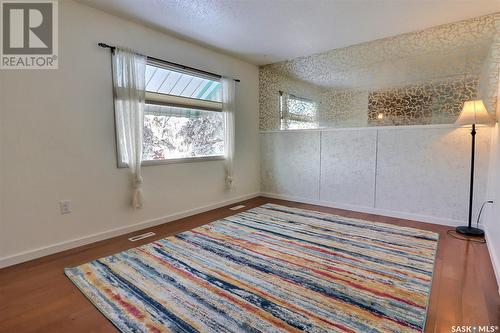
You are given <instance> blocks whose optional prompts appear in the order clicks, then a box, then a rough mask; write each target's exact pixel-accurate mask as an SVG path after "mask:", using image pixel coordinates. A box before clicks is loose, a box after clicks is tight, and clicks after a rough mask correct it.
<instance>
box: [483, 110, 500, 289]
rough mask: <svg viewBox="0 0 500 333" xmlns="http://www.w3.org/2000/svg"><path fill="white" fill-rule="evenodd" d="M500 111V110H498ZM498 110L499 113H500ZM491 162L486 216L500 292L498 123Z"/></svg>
mask: <svg viewBox="0 0 500 333" xmlns="http://www.w3.org/2000/svg"><path fill="white" fill-rule="evenodd" d="M498 111H500V110H498ZM498 111H497V115H498V114H499V113H500V112H498ZM490 158H491V164H490V173H489V178H488V191H487V193H488V199H489V200H493V204H491V205H488V206H487V207H485V214H484V218H483V219H482V220H483V221H484V224H485V232H486V244H487V245H488V250H489V252H490V258H491V262H492V264H493V269H494V270H495V275H496V278H497V283H498V286H499V290H498V292H499V293H500V171H499V169H500V129H499V127H498V124H496V126H495V128H494V129H493V133H492V137H491V157H490Z"/></svg>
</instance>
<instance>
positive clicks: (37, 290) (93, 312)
mask: <svg viewBox="0 0 500 333" xmlns="http://www.w3.org/2000/svg"><path fill="white" fill-rule="evenodd" d="M268 202H272V203H277V204H281V205H285V206H290V207H299V208H305V209H312V210H318V211H322V212H326V213H331V214H338V215H342V216H348V217H353V218H361V219H365V220H370V221H376V222H383V223H391V224H395V225H400V226H408V227H414V228H420V229H425V230H431V231H434V232H438V233H439V235H440V239H439V246H438V253H437V256H436V265H435V271H434V277H433V285H432V292H431V298H430V303H429V313H428V317H427V322H426V329H425V332H451V326H452V325H468V324H472V325H500V296H499V294H498V286H497V283H496V280H495V276H494V273H493V268H492V266H491V261H490V257H489V254H488V250H487V248H486V245H485V244H475V243H474V244H473V243H468V242H466V241H462V240H458V239H455V238H452V237H451V236H449V235H447V233H446V231H447V230H449V229H450V227H446V226H440V225H434V224H429V223H422V222H416V221H409V220H402V219H397V218H391V217H385V216H378V215H372V214H366V213H359V212H353V211H347V210H340V209H334V208H328V207H321V206H315V205H309V204H303V203H297V202H291V201H284V200H278V199H270V198H264V197H258V198H254V199H250V200H246V201H243V202H241V203H238V204H243V205H245V206H246V207H245V208H244V209H250V208H253V207H257V206H260V205H262V204H264V203H268ZM235 205H236V204H235ZM231 206H233V205H231ZM240 211H241V210H240ZM240 211H232V210H230V209H229V206H227V207H222V208H219V209H215V210H212V211H209V212H206V213H202V214H197V215H194V216H191V217H188V218H184V219H180V220H177V221H174V222H170V223H166V224H163V225H160V226H156V227H152V228H147V229H144V230H141V231H138V232H134V233H131V234H127V235H123V236H120V237H115V238H112V239H109V240H105V241H101V242H96V243H93V244H89V245H86V246H82V247H79V248H75V249H71V250H68V251H64V252H61V253H57V254H54V255H51V256H47V257H44V258H40V259H36V260H33V261H30V262H27V263H23V264H19V265H16V266H12V267H8V268H4V269H1V270H0V332H2V333H11V332H12V333H25V332H26V333H28V332H30V333H31V332H42V333H47V332H71V333H79V332H82V333H83V332H85V333H88V332H117V330H116V329H115V328H114V326H113V325H112V324H111V323H110V322H109V321H108V320H107V319H106V318H105V317H104V316H103V315H102V314H101V313H100V312H99V311H98V310H97V309H95V308H94V306H93V305H92V304H91V303H90V302H89V301H88V300H87V298H85V297H84V296H83V295H82V294H81V293H80V292H79V291H78V289H77V288H76V287H75V286H74V285H73V284H72V283H71V282H70V281H69V280H68V279H67V278H66V276H65V275H64V272H63V269H64V268H65V267H70V266H77V265H80V264H83V263H85V262H88V261H91V260H93V259H96V258H100V257H104V256H107V255H111V254H114V253H117V252H120V251H123V250H126V249H129V248H132V247H136V246H140V245H142V244H146V243H149V242H151V241H154V240H156V239H161V238H164V237H166V236H170V235H174V234H177V233H179V232H182V231H186V230H190V229H193V228H195V227H198V226H200V225H203V224H206V223H209V222H212V221H215V220H217V219H220V218H223V217H225V216H229V215H233V214H236V213H238V212H240ZM149 231H153V232H155V233H156V234H157V235H156V236H155V237H152V238H147V239H144V240H142V241H138V242H130V241H129V240H128V238H129V237H131V236H133V235H137V234H141V233H143V232H149Z"/></svg>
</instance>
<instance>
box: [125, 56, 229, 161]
mask: <svg viewBox="0 0 500 333" xmlns="http://www.w3.org/2000/svg"><path fill="white" fill-rule="evenodd" d="M146 65H150V66H155V67H158V68H163V69H167V70H171V71H175V72H178V73H182V74H188V75H192V76H196V77H198V78H202V79H208V80H212V81H217V82H221V79H222V77H220V76H218V75H211V74H210V73H207V72H203V71H198V70H196V69H192V68H190V67H185V66H182V65H175V64H172V63H169V62H166V61H165V62H164V61H161V60H158V59H155V58H150V57H148V58H147V62H146ZM144 104H145V105H147V104H149V105H160V106H171V107H181V108H188V109H197V110H200V111H205V112H221V113H222V112H223V111H222V101H221V102H215V101H210V100H202V99H196V98H190V97H183V96H175V95H169V94H162V93H157V92H151V91H147V90H146V91H145V103H144ZM143 126H144V124H143ZM115 131H116V129H115ZM225 131H226V128H224V132H225ZM115 138H116V140H115V144H116V159H117V162H118V163H117V166H118V168H128V164H127V163H126V162H124V161H123V159H122V153H121V150H120V145H119V144H118V137H117V136H116V133H115ZM225 159H226V155H225V152H224V153H223V154H222V155H207V156H192V157H181V158H170V159H162V160H143V159H142V158H141V165H142V166H155V165H164V164H177V163H193V162H207V161H221V160H225Z"/></svg>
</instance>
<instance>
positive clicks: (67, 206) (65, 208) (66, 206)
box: [59, 200, 71, 214]
mask: <svg viewBox="0 0 500 333" xmlns="http://www.w3.org/2000/svg"><path fill="white" fill-rule="evenodd" d="M59 208H60V209H61V214H69V213H71V200H61V201H59Z"/></svg>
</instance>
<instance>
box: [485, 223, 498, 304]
mask: <svg viewBox="0 0 500 333" xmlns="http://www.w3.org/2000/svg"><path fill="white" fill-rule="evenodd" d="M484 236H485V238H486V245H487V246H488V252H489V253H490V260H491V265H492V266H493V271H494V272H495V278H496V279H497V286H498V294H500V257H499V253H500V249H495V248H494V245H493V243H492V240H491V237H490V233H489V232H488V226H487V225H486V228H485V233H484ZM495 251H496V252H495Z"/></svg>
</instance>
